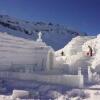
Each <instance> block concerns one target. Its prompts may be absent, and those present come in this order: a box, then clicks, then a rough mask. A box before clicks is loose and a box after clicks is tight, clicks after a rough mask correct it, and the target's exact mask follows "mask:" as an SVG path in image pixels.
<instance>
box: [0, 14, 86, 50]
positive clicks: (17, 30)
mask: <svg viewBox="0 0 100 100" xmlns="http://www.w3.org/2000/svg"><path fill="white" fill-rule="evenodd" d="M40 31H41V32H42V33H43V37H42V38H43V40H44V41H45V42H46V43H47V44H48V45H50V46H52V47H53V49H55V50H58V49H61V48H63V47H64V46H65V45H66V44H67V43H68V42H69V41H70V40H71V39H72V38H73V37H76V36H78V35H80V36H84V35H86V33H81V32H78V31H74V30H71V29H68V28H67V27H65V26H63V25H59V24H52V23H51V22H49V23H44V22H29V21H24V20H19V19H16V18H13V17H9V16H8V15H0V32H7V33H9V34H12V35H15V36H18V37H23V38H27V39H32V40H33V39H34V40H36V39H37V33H38V32H40Z"/></svg>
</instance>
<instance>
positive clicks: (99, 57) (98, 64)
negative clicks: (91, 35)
mask: <svg viewBox="0 0 100 100" xmlns="http://www.w3.org/2000/svg"><path fill="white" fill-rule="evenodd" d="M99 48H100V34H99V35H98V36H97V38H96V39H95V52H96V54H95V57H94V61H93V62H92V67H93V68H94V69H95V70H96V71H97V72H99V73H100V49H99Z"/></svg>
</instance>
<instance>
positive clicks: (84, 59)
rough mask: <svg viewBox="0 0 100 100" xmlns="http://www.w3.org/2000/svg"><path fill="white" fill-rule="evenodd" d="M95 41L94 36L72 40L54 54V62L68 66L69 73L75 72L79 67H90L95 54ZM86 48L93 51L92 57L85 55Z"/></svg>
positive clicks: (78, 37) (87, 50)
mask: <svg viewBox="0 0 100 100" xmlns="http://www.w3.org/2000/svg"><path fill="white" fill-rule="evenodd" d="M95 39H96V37H95V36H77V37H76V38H73V39H72V41H70V42H69V43H68V44H67V45H66V46H65V47H64V48H63V49H61V50H58V51H56V52H55V55H56V61H57V62H62V63H66V64H68V66H69V68H70V71H71V72H73V71H74V72H77V70H78V68H79V67H84V66H91V64H92V62H93V57H94V54H95V53H96V50H95V45H96V41H95ZM88 46H91V47H92V49H93V57H89V56H87V55H86V53H87V52H89V48H88ZM62 52H63V55H62Z"/></svg>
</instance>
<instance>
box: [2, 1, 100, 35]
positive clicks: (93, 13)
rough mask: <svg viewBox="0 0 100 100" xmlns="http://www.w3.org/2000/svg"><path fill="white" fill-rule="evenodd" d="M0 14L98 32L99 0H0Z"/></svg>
mask: <svg viewBox="0 0 100 100" xmlns="http://www.w3.org/2000/svg"><path fill="white" fill-rule="evenodd" d="M0 14H4V15H9V16H12V17H16V18H20V19H24V20H28V21H44V22H52V23H57V24H62V25H66V26H67V27H68V28H70V29H73V30H77V31H80V32H86V33H88V34H89V35H96V34H99V33H100V0H0Z"/></svg>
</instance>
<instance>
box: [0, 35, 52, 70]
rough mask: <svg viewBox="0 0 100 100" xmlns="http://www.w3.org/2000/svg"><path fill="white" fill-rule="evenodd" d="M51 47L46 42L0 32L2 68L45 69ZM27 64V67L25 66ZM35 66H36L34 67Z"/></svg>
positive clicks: (0, 67) (0, 61)
mask: <svg viewBox="0 0 100 100" xmlns="http://www.w3.org/2000/svg"><path fill="white" fill-rule="evenodd" d="M50 49H51V47H49V46H46V44H45V43H44V42H36V41H29V40H27V39H22V38H18V37H14V36H11V35H8V34H6V33H4V34H2V33H1V34H0V70H8V69H9V70H13V71H15V70H19V69H22V70H23V71H24V70H25V68H29V69H30V68H32V69H30V70H44V69H45V68H46V67H47V58H48V52H49V50H50ZM25 66H26V67H25ZM33 67H34V68H33Z"/></svg>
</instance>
